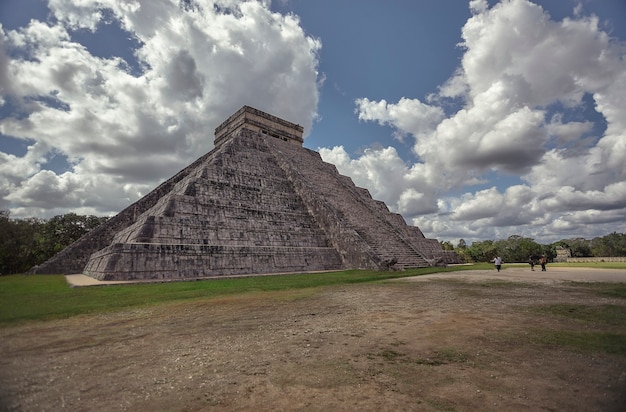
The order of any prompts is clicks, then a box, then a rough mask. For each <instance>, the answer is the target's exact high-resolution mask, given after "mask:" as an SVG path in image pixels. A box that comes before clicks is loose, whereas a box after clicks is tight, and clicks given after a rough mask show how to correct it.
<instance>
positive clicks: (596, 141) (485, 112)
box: [329, 0, 626, 241]
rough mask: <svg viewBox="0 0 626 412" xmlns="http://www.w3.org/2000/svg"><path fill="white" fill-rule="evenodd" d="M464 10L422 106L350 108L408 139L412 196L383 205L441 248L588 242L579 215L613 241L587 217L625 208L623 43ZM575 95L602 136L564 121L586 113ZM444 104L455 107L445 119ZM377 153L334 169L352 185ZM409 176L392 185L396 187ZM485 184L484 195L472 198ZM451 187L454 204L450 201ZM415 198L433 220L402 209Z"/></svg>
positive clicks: (593, 24) (587, 24) (531, 11)
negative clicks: (511, 240)
mask: <svg viewBox="0 0 626 412" xmlns="http://www.w3.org/2000/svg"><path fill="white" fill-rule="evenodd" d="M470 8H471V10H472V13H473V15H472V17H471V18H470V19H469V20H468V21H467V23H466V24H465V26H464V27H463V30H462V37H463V42H462V43H461V44H462V46H463V47H464V49H465V53H464V55H463V58H462V62H461V66H460V67H459V69H458V70H457V71H456V72H455V74H454V75H453V76H452V77H451V78H450V79H449V80H448V81H447V82H446V83H445V84H443V85H442V86H441V87H440V89H439V93H438V94H436V95H431V96H428V98H427V101H428V102H429V104H428V105H426V104H424V103H422V102H420V100H418V99H410V98H403V99H401V100H400V101H399V102H398V103H397V104H395V103H389V102H387V101H385V100H381V101H373V100H369V99H368V98H361V99H358V100H357V101H356V107H357V112H358V116H359V119H362V120H367V121H375V122H378V123H380V124H385V125H391V126H392V127H394V128H395V129H396V130H397V133H399V134H401V135H406V134H409V135H411V136H412V137H413V138H414V139H415V143H414V146H413V150H414V152H415V154H416V155H417V156H418V158H419V161H420V163H417V164H416V165H415V166H416V167H417V168H419V170H420V172H421V176H420V178H421V180H420V182H421V186H419V187H418V186H412V184H414V183H413V182H416V181H418V179H411V180H410V182H411V184H404V185H402V186H401V187H402V188H401V190H396V195H395V198H390V199H386V201H388V202H389V203H391V204H396V205H402V208H403V209H404V210H413V211H414V212H415V211H417V210H422V212H421V214H422V215H423V216H416V217H415V218H414V223H416V224H418V225H420V227H421V228H422V230H423V231H424V232H426V233H428V234H431V235H436V236H438V237H440V238H441V237H444V238H445V237H457V238H458V237H465V238H466V239H467V238H470V239H471V238H475V239H480V238H492V239H493V238H498V237H507V236H508V235H511V234H522V235H524V234H534V235H535V236H531V237H536V236H541V237H544V238H545V239H544V240H545V241H553V240H558V239H555V236H558V233H560V232H559V230H566V231H567V230H572V231H575V230H581V232H584V233H586V234H589V233H591V232H592V231H591V230H590V229H584V228H583V227H582V223H581V222H583V221H585V219H584V216H587V217H589V219H588V220H589V221H591V222H593V221H597V222H598V226H597V227H595V228H594V231H595V232H593V233H596V235H602V234H605V233H606V232H607V231H612V229H613V227H612V226H610V224H605V223H606V222H607V220H606V219H604V218H602V217H601V213H598V212H599V211H603V213H604V212H606V213H611V214H612V216H613V218H611V219H609V221H611V222H614V221H616V220H619V219H620V218H621V219H623V216H624V210H626V204H625V203H624V198H625V197H626V187H625V186H624V185H623V184H622V182H624V181H626V168H624V166H623V165H624V164H626V120H624V119H626V97H625V96H626V59H625V55H624V50H625V49H626V45H625V44H624V43H623V42H620V41H619V40H617V39H612V38H610V37H609V36H608V35H607V34H606V33H605V32H603V31H601V30H600V29H599V26H598V19H597V18H596V17H594V16H591V17H585V16H577V17H576V18H566V19H564V20H563V21H554V20H552V19H551V18H550V16H549V15H548V14H547V13H545V12H544V11H543V9H542V8H541V7H540V6H537V5H535V4H533V3H531V2H529V1H527V0H510V1H503V2H501V3H498V4H496V5H495V6H493V7H492V8H491V9H489V8H488V5H487V2H485V1H471V2H470ZM579 12H580V10H579ZM585 95H587V96H591V97H592V99H593V101H594V103H595V109H596V111H597V112H598V113H599V114H601V115H602V116H603V118H604V120H605V121H606V131H605V132H604V134H603V135H601V136H599V135H594V133H595V132H594V131H595V130H600V129H601V127H598V128H596V125H594V124H593V123H592V122H591V121H588V120H587V121H577V120H567V121H564V119H565V118H566V116H565V115H566V114H567V113H571V112H575V111H582V110H584V109H585V107H584V104H585V103H584V101H583V97H584V96H585ZM449 99H461V101H462V102H463V105H462V107H460V109H459V110H458V111H457V112H456V113H452V114H450V115H449V116H447V117H445V116H443V110H442V108H443V107H444V106H443V105H444V104H445V102H446V101H447V100H449ZM439 104H441V105H442V106H441V107H438V106H437V105H439ZM567 118H569V117H567ZM385 151H386V149H385V150H378V151H375V152H371V153H368V154H366V155H365V156H364V157H362V158H360V159H350V158H348V157H347V155H344V156H343V158H342V159H341V162H340V163H338V168H339V170H340V171H341V172H342V173H346V174H350V173H353V172H354V171H353V170H352V169H353V168H354V165H359V166H360V167H361V168H362V170H360V171H359V175H367V174H368V173H370V170H369V169H368V167H370V166H369V165H370V164H375V163H376V161H375V160H374V159H371V157H372V156H374V157H376V156H380V157H381V158H382V156H383V154H384V153H385ZM365 157H368V160H367V162H365V161H363V159H364V158H365ZM329 158H330V157H329ZM349 166H350V167H349ZM351 167H352V169H351ZM411 169H412V168H411V166H410V165H408V166H405V168H404V170H403V172H402V174H401V175H396V179H395V180H394V181H395V182H398V181H402V182H406V180H405V179H403V178H402V177H407V176H409V174H410V172H409V171H410V170H411ZM488 182H489V183H490V184H491V186H492V187H491V188H489V189H481V188H478V189H476V191H474V192H472V191H471V190H472V188H471V185H474V184H480V185H484V184H486V183H488ZM524 183H525V184H524ZM394 185H396V186H398V184H397V183H394ZM507 186H508V188H507ZM366 187H369V188H377V187H378V186H377V183H376V182H375V181H369V182H367V184H366ZM462 187H463V188H464V190H465V193H464V194H456V195H453V193H459V190H460V188H462ZM449 190H453V191H450V192H449ZM447 193H450V194H447ZM424 197H427V198H428V199H429V202H431V203H433V204H434V203H435V202H436V203H437V204H438V212H437V213H432V214H431V213H430V212H429V211H427V209H424V208H422V209H420V208H411V206H410V204H411V203H412V202H416V203H417V204H420V202H421V199H422V198H424ZM437 199H438V200H437ZM417 214H420V213H419V212H418V213H417ZM622 221H623V220H622ZM622 226H623V224H622Z"/></svg>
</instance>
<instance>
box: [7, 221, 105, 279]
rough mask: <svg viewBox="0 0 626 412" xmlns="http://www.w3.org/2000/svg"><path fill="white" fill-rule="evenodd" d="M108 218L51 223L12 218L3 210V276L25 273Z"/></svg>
mask: <svg viewBox="0 0 626 412" xmlns="http://www.w3.org/2000/svg"><path fill="white" fill-rule="evenodd" d="M107 219H108V218H107V217H97V216H80V215H77V214H76V213H68V214H65V215H59V216H55V217H53V218H52V219H48V220H45V219H36V218H29V219H11V218H10V214H9V212H8V211H0V275H7V274H12V273H24V272H26V271H27V270H28V269H30V268H31V267H33V266H35V265H39V264H41V263H43V262H45V261H46V260H48V259H49V258H51V257H52V256H54V255H55V254H56V253H57V252H59V251H60V250H62V249H63V248H65V247H66V246H68V245H69V244H71V243H72V242H74V241H75V240H77V239H78V238H79V237H81V236H82V235H84V234H85V233H87V232H89V231H90V230H91V229H93V228H95V227H96V226H98V225H100V224H101V223H104V222H105V221H106V220H107Z"/></svg>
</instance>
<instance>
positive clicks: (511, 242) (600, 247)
mask: <svg viewBox="0 0 626 412" xmlns="http://www.w3.org/2000/svg"><path fill="white" fill-rule="evenodd" d="M107 219H108V218H107V217H97V216H81V215H77V214H76V213H68V214H65V215H59V216H55V217H53V218H52V219H48V220H45V219H37V218H29V219H11V218H10V214H9V212H8V211H0V275H6V274H13V273H24V272H26V271H27V270H28V269H30V268H31V267H33V266H36V265H39V264H41V263H43V262H45V261H46V260H48V259H50V258H51V257H52V256H54V255H55V254H56V253H58V252H59V251H61V250H63V249H64V248H65V247H66V246H68V245H70V244H71V243H72V242H74V241H75V240H77V239H78V238H80V237H81V236H82V235H84V234H85V233H87V232H89V231H90V230H91V229H93V228H95V227H96V226H99V225H100V224H102V223H104V222H106V221H107ZM441 245H442V246H443V248H444V249H446V250H454V251H455V252H456V253H457V254H458V255H459V256H461V258H462V259H464V260H465V261H466V262H489V261H491V260H492V259H493V258H494V256H501V257H502V259H503V260H504V261H505V262H527V261H528V259H529V257H530V256H533V257H534V258H536V259H538V258H539V256H541V255H546V256H547V257H548V260H552V259H554V258H555V257H556V249H557V247H559V246H560V247H563V248H565V249H569V250H570V253H571V256H572V257H594V256H596V257H611V256H626V234H623V233H615V232H614V233H611V234H610V235H606V236H603V237H597V238H594V239H592V240H587V239H582V238H578V239H565V240H559V241H558V242H555V243H552V244H549V245H542V244H539V243H537V242H535V241H534V240H533V239H531V238H525V237H522V236H517V235H514V236H511V237H509V238H508V239H506V240H495V241H494V240H484V241H482V242H474V243H472V244H471V246H467V244H466V243H465V240H463V239H461V240H459V243H458V244H457V245H456V246H454V245H453V244H452V243H450V242H441Z"/></svg>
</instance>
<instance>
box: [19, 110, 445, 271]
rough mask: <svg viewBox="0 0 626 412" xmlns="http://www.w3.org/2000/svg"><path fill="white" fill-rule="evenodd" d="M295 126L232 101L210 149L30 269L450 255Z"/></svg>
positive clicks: (306, 264)
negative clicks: (312, 146)
mask: <svg viewBox="0 0 626 412" xmlns="http://www.w3.org/2000/svg"><path fill="white" fill-rule="evenodd" d="M302 134H303V128H302V127H301V126H299V125H296V124H293V123H290V122H288V121H285V120H283V119H280V118H278V117H276V116H272V115H270V114H267V113H264V112H262V111H260V110H257V109H254V108H252V107H249V106H244V107H242V108H241V109H240V110H239V111H237V112H236V113H235V114H233V115H232V116H231V117H230V118H228V119H227V120H226V121H225V122H224V123H222V124H221V125H220V126H218V127H217V128H216V129H215V148H214V149H213V150H211V151H210V152H209V153H207V154H206V155H204V156H202V157H201V158H199V159H198V160H196V161H195V162H194V163H192V164H191V165H190V166H188V167H187V168H185V169H183V170H182V171H180V172H179V173H178V174H176V175H175V176H173V177H172V178H171V179H169V180H167V181H166V182H164V183H162V184H161V185H160V186H158V187H157V188H156V189H154V190H153V191H152V192H150V193H149V194H148V195H146V196H145V197H143V198H142V199H140V200H139V201H137V202H135V203H134V204H132V205H130V206H129V207H128V208H126V209H124V210H123V211H121V212H120V213H119V214H117V215H116V216H114V217H112V218H111V219H109V220H108V221H107V222H106V223H104V224H103V225H101V226H99V227H98V228H96V229H94V230H92V231H91V232H89V233H87V234H86V235H85V236H83V237H82V238H81V239H79V240H78V241H76V242H74V243H73V244H72V245H70V246H68V247H67V248H66V249H64V250H63V251H61V252H60V253H59V254H57V255H56V256H54V257H53V258H52V259H50V260H49V261H47V262H45V263H44V264H42V265H40V266H38V267H35V268H33V269H32V270H31V272H32V273H65V274H72V273H84V274H86V275H89V276H91V277H93V278H96V279H99V280H133V279H138V280H143V279H167V280H170V279H192V278H203V277H214V276H230V275H254V274H271V273H299V272H313V271H323V270H341V269H349V268H362V269H385V268H388V267H389V264H390V263H394V262H395V265H393V267H394V268H396V269H404V268H410V267H426V266H430V265H433V264H435V263H438V264H441V263H442V262H443V263H445V262H451V261H452V260H453V259H454V257H455V255H454V254H448V253H447V252H445V251H444V250H443V249H442V247H441V245H440V244H439V242H438V241H437V240H436V239H426V238H425V237H424V235H423V234H422V232H421V231H420V230H419V228H417V227H413V226H408V225H407V224H406V223H405V221H404V219H403V218H402V217H401V216H400V215H399V214H396V213H391V212H390V211H389V209H388V208H387V206H386V205H385V204H384V203H383V202H380V201H376V200H374V199H372V197H371V196H370V194H369V192H368V191H367V190H366V189H363V188H359V187H357V186H355V185H354V183H353V182H352V180H351V179H350V178H349V177H346V176H342V175H340V174H339V173H338V171H337V169H336V168H335V166H334V165H332V164H329V163H325V162H324V161H322V159H321V157H320V155H319V154H318V153H317V152H315V151H312V150H309V149H306V148H304V147H302V143H303V139H302Z"/></svg>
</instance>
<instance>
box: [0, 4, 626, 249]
mask: <svg viewBox="0 0 626 412" xmlns="http://www.w3.org/2000/svg"><path fill="white" fill-rule="evenodd" d="M0 25H1V26H0V210H8V211H10V216H11V217H13V218H28V217H40V218H50V217H52V216H55V215H59V214H64V213H69V212H75V213H78V214H88V215H97V216H112V215H114V214H116V213H117V212H119V211H120V210H122V209H124V208H125V207H127V206H129V205H130V204H131V203H133V202H135V201H137V200H139V199H140V198H141V197H142V196H144V195H146V194H147V193H149V192H150V191H151V190H152V189H154V188H155V187H156V186H157V185H158V184H160V183H161V182H163V181H164V180H166V179H168V178H169V177H171V176H172V175H174V174H175V173H176V172H178V171H179V170H181V169H183V168H184V167H186V166H187V165H189V164H190V163H191V162H193V161H194V160H195V159H197V158H198V157H200V156H202V155H203V154H205V153H207V152H208V151H209V150H211V149H212V148H213V134H214V129H215V127H216V126H217V125H219V124H220V123H221V122H222V121H224V120H225V119H226V118H227V117H228V116H230V115H231V114H233V113H234V112H235V111H237V110H238V109H239V108H240V107H241V106H243V105H250V106H253V107H256V108H257V109H260V110H263V111H266V112H268V113H271V114H274V115H276V116H279V117H281V118H283V119H285V120H288V121H291V122H294V123H298V124H300V125H302V126H303V127H304V129H305V132H304V133H305V142H304V146H305V147H307V148H309V149H313V150H316V151H318V152H320V154H321V156H322V158H323V159H324V160H325V161H327V162H330V163H333V164H335V165H336V166H337V168H338V170H339V172H340V173H342V174H344V175H347V176H350V177H351V178H352V180H353V181H354V183H355V184H356V185H357V186H361V187H365V188H367V189H368V190H369V191H370V193H371V194H372V197H373V198H375V199H377V200H382V201H384V202H385V203H386V204H387V206H388V207H389V209H390V210H391V211H393V212H397V213H400V214H402V216H403V217H404V219H405V220H406V221H407V223H408V224H411V225H415V226H418V227H420V229H421V230H422V232H423V233H424V234H425V235H426V236H427V237H430V238H437V239H439V240H440V241H450V242H452V243H453V244H456V243H457V242H458V241H459V240H460V239H463V240H464V241H465V242H466V243H467V244H471V243H472V242H476V241H482V240H489V239H490V240H498V239H506V238H508V237H509V236H512V235H518V236H524V237H529V238H532V239H534V240H535V241H537V242H539V243H543V244H548V243H552V242H555V241H557V240H561V239H571V238H587V239H592V238H594V237H598V236H604V235H607V234H610V233H613V232H617V233H626V166H625V165H626V2H625V1H623V0H535V1H530V0H503V1H487V0H448V1H445V2H444V1H440V0H420V1H415V0H393V1H382V0H359V1H356V0H315V1H311V0H274V1H269V0H265V1H256V0H253V1H235V0H217V1H210V0H80V1H78V0H0Z"/></svg>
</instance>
